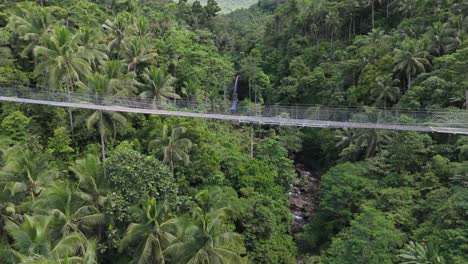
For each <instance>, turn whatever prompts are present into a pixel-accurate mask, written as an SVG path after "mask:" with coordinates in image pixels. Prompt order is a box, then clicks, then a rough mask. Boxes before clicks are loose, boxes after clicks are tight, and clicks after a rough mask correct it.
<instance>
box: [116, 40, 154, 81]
mask: <svg viewBox="0 0 468 264" xmlns="http://www.w3.org/2000/svg"><path fill="white" fill-rule="evenodd" d="M156 56H157V53H156V52H154V51H151V50H150V49H148V45H147V43H146V40H145V39H140V38H133V39H131V40H130V42H129V43H128V45H127V46H126V48H125V51H124V53H123V57H124V58H125V60H126V62H127V69H128V71H129V72H131V71H133V72H135V73H137V72H138V69H139V68H141V67H143V66H148V65H151V64H156Z"/></svg>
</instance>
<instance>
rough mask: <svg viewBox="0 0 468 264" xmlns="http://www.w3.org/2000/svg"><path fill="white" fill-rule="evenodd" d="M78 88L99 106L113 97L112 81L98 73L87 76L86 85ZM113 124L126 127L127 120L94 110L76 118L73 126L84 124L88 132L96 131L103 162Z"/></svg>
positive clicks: (123, 117) (120, 116) (119, 115)
mask: <svg viewBox="0 0 468 264" xmlns="http://www.w3.org/2000/svg"><path fill="white" fill-rule="evenodd" d="M80 88H81V89H82V90H83V91H85V92H86V93H88V94H89V96H90V97H91V98H94V100H95V101H97V103H100V104H105V102H104V100H105V99H108V98H111V97H112V96H115V93H114V86H113V82H112V80H111V79H109V78H107V77H106V76H103V75H102V74H100V73H95V74H91V75H89V76H88V84H87V85H84V84H82V83H80ZM100 101H101V102H100ZM114 122H116V123H119V124H121V125H123V126H125V125H127V118H126V117H125V116H124V115H122V114H121V113H117V112H112V111H106V110H95V111H86V112H84V114H83V115H81V116H79V117H78V120H77V122H76V123H75V125H79V124H82V123H85V124H86V127H87V128H88V129H89V130H92V129H97V131H98V133H99V136H100V139H101V152H102V159H103V160H105V159H106V147H105V141H106V136H107V134H108V133H109V131H112V129H113V128H114V125H113V124H114Z"/></svg>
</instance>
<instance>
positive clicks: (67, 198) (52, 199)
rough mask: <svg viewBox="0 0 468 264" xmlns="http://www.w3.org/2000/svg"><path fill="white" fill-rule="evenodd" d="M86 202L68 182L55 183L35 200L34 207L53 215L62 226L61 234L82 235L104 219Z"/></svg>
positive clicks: (101, 214)
mask: <svg viewBox="0 0 468 264" xmlns="http://www.w3.org/2000/svg"><path fill="white" fill-rule="evenodd" d="M85 198H87V197H85ZM87 202H88V201H87V200H83V199H81V195H80V193H79V192H76V191H75V189H74V188H73V187H72V186H70V184H69V183H64V184H61V183H55V184H54V185H53V186H52V187H51V188H49V189H48V190H47V191H46V193H45V195H43V196H42V197H41V199H40V200H38V201H37V203H36V207H38V208H41V210H44V209H45V210H46V211H47V212H49V213H50V214H51V215H52V216H54V217H55V219H56V220H57V223H58V224H60V225H61V227H62V228H61V231H62V235H63V236H67V235H70V234H74V233H78V234H83V235H84V231H88V232H89V231H92V228H94V227H96V226H99V225H100V224H102V223H104V220H105V217H104V214H103V213H101V212H99V210H98V209H97V208H96V207H94V206H93V205H92V204H91V203H90V204H88V203H87ZM41 210H39V211H41Z"/></svg>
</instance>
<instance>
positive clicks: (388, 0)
mask: <svg viewBox="0 0 468 264" xmlns="http://www.w3.org/2000/svg"><path fill="white" fill-rule="evenodd" d="M389 2H390V0H387V18H388V6H389V4H390V3H389Z"/></svg>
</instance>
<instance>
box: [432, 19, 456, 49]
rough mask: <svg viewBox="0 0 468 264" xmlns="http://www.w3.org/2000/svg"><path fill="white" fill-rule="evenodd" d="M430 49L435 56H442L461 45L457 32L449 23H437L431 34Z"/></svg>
mask: <svg viewBox="0 0 468 264" xmlns="http://www.w3.org/2000/svg"><path fill="white" fill-rule="evenodd" d="M429 37H430V39H431V41H430V44H429V45H430V49H431V51H432V52H433V53H435V55H437V56H442V55H444V54H445V53H446V52H447V51H450V50H454V49H456V48H457V47H458V46H459V45H461V41H460V39H459V38H458V36H457V31H456V30H455V29H453V28H451V27H450V24H449V23H442V22H437V23H435V24H434V25H433V26H432V28H431V31H430V33H429Z"/></svg>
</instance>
